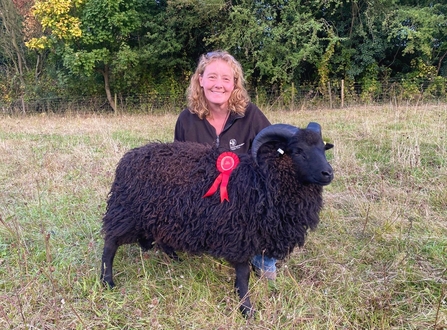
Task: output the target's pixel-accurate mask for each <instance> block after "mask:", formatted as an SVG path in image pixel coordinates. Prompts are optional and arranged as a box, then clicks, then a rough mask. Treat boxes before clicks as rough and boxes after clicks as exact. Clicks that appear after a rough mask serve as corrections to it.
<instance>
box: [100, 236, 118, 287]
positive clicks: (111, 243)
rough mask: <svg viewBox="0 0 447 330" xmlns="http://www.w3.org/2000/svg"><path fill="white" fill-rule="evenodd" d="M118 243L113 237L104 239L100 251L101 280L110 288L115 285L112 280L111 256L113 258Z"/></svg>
mask: <svg viewBox="0 0 447 330" xmlns="http://www.w3.org/2000/svg"><path fill="white" fill-rule="evenodd" d="M116 250H118V244H117V242H116V240H115V239H106V240H105V242H104V250H103V252H102V262H101V281H102V282H103V283H104V284H107V285H108V286H109V287H110V288H113V287H114V286H115V283H114V282H113V270H112V265H113V258H115V254H116Z"/></svg>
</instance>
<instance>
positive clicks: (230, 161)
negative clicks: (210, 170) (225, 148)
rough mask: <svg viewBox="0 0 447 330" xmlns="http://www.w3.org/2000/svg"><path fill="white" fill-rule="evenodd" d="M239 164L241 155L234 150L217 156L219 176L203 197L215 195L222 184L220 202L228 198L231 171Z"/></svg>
mask: <svg viewBox="0 0 447 330" xmlns="http://www.w3.org/2000/svg"><path fill="white" fill-rule="evenodd" d="M238 164H239V157H238V156H237V155H236V154H235V153H234V152H224V153H222V154H220V156H219V157H218V158H217V162H216V167H217V169H218V171H219V172H220V174H219V176H218V177H217V178H216V180H214V182H213V185H212V186H211V188H210V189H209V190H208V191H207V192H206V193H205V195H203V198H205V197H209V196H211V195H213V194H214V193H215V192H216V191H217V188H218V187H219V185H220V202H221V203H223V201H224V200H227V202H229V201H230V200H229V199H228V191H227V185H228V180H229V179H230V174H231V172H232V171H233V170H234V169H235V168H236V167H237V165H238Z"/></svg>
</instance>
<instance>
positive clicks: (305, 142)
mask: <svg viewBox="0 0 447 330" xmlns="http://www.w3.org/2000/svg"><path fill="white" fill-rule="evenodd" d="M332 147H333V145H332V144H329V143H324V142H323V140H322V138H321V135H320V134H318V133H317V132H313V131H310V130H300V131H299V132H298V134H297V135H295V136H294V137H293V138H292V139H291V140H290V141H289V150H288V151H289V153H290V156H291V158H292V161H293V163H294V166H295V170H296V172H297V175H298V177H299V179H300V181H301V182H302V183H307V184H310V183H312V184H318V185H321V186H325V185H328V184H329V183H331V181H332V179H333V178H334V172H333V170H332V167H331V165H330V164H329V163H328V161H327V159H326V155H325V151H326V150H329V149H331V148H332Z"/></svg>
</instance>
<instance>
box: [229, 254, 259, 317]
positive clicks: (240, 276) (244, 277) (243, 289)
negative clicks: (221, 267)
mask: <svg viewBox="0 0 447 330" xmlns="http://www.w3.org/2000/svg"><path fill="white" fill-rule="evenodd" d="M233 265H234V269H235V271H236V281H235V283H234V286H235V288H236V291H237V293H238V294H239V298H240V299H241V306H240V307H239V309H240V311H241V312H242V314H243V315H244V316H245V317H250V316H252V315H253V312H254V310H253V307H252V306H251V303H250V297H249V296H248V281H249V278H250V266H249V263H248V262H247V263H235V264H233Z"/></svg>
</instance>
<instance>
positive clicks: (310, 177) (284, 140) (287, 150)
mask: <svg viewBox="0 0 447 330" xmlns="http://www.w3.org/2000/svg"><path fill="white" fill-rule="evenodd" d="M332 147H333V145H332V144H330V143H325V142H324V141H323V138H322V134H321V126H320V125H319V124H318V123H314V122H311V123H309V125H308V126H307V128H305V129H299V128H298V127H295V126H292V125H287V124H275V125H271V126H268V127H266V128H264V129H263V130H262V131H261V132H259V134H258V135H257V136H256V137H255V139H254V140H253V145H252V149H251V153H252V156H253V158H254V160H255V162H256V163H257V164H258V165H259V164H260V162H259V159H258V158H259V156H260V153H263V152H270V153H271V152H272V151H273V152H275V153H278V154H279V155H280V156H288V157H290V158H291V160H292V162H293V165H294V168H295V171H296V174H297V176H298V178H299V180H300V181H301V182H302V183H303V184H318V185H321V186H325V185H328V184H329V183H331V181H332V179H333V178H334V173H333V170H332V167H331V165H330V164H329V163H328V161H327V159H326V155H325V151H326V150H329V149H331V148H332Z"/></svg>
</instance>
